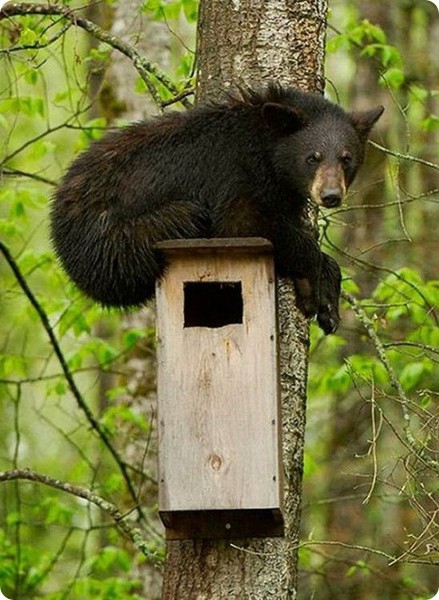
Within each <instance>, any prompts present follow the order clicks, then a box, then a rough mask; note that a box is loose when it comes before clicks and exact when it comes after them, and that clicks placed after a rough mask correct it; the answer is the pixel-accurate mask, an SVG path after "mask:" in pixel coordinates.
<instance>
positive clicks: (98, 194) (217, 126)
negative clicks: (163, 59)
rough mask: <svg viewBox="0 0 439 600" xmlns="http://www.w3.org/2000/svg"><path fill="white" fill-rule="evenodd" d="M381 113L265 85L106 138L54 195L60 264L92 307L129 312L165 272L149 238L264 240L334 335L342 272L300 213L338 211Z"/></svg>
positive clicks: (303, 303) (309, 310) (308, 308)
mask: <svg viewBox="0 0 439 600" xmlns="http://www.w3.org/2000/svg"><path fill="white" fill-rule="evenodd" d="M383 110H384V109H383V107H381V106H380V107H377V108H374V109H372V110H369V111H366V112H351V113H347V112H345V111H344V110H343V109H342V108H340V107H339V106H338V105H336V104H333V103H331V102H329V101H328V100H326V99H324V98H323V97H321V96H319V95H316V94H310V93H304V92H301V91H299V90H297V89H294V88H292V87H282V86H279V85H275V84H271V85H269V86H267V87H265V88H263V89H260V90H246V91H241V93H240V96H239V97H237V98H233V99H228V100H227V101H226V102H224V103H218V104H211V105H206V106H199V107H197V108H194V109H192V110H190V111H188V112H185V113H178V112H174V113H169V114H166V115H165V116H162V117H159V118H156V119H152V120H150V121H146V122H140V123H135V124H133V125H130V126H128V127H125V128H122V129H120V130H117V131H113V132H111V133H107V134H106V135H105V136H104V137H103V138H102V139H100V140H99V141H97V142H94V143H93V144H92V145H91V146H90V148H89V149H88V150H87V151H86V152H84V153H83V154H81V155H80V156H79V157H78V158H77V159H76V160H75V161H74V162H73V164H72V165H71V167H70V168H69V170H68V171H67V173H66V174H65V176H64V178H63V179H62V181H61V183H60V185H59V187H58V189H57V191H56V194H55V197H54V199H53V203H52V208H51V236H52V240H53V244H54V247H55V250H56V253H57V255H58V256H59V258H60V261H61V264H62V266H63V268H64V269H65V271H66V272H67V274H68V275H69V276H70V277H71V279H72V280H73V281H74V282H75V283H76V284H77V286H78V287H79V288H80V289H81V290H82V291H83V292H84V293H85V294H87V295H88V296H90V297H91V298H93V299H94V300H97V301H98V302H100V303H102V304H103V305H106V306H117V307H131V306H138V305H141V304H142V303H144V302H146V301H147V300H148V299H149V298H151V297H152V296H153V294H154V290H155V282H156V280H157V278H160V277H161V276H162V275H163V273H164V270H165V268H166V265H165V262H164V259H163V256H162V254H161V253H160V252H159V251H158V250H157V249H156V247H155V245H156V243H157V242H158V241H161V240H165V239H174V238H206V237H207V238H209V237H249V236H258V237H264V238H267V239H268V240H270V241H271V242H272V243H273V247H274V258H275V265H276V270H277V273H278V274H279V275H281V276H284V277H289V278H291V279H292V280H293V281H294V282H295V285H296V290H297V295H298V303H299V306H300V307H301V309H302V310H303V312H304V313H305V314H306V315H307V316H312V315H315V314H316V315H317V320H318V322H319V324H320V326H321V327H322V329H323V330H324V331H325V333H331V332H333V331H335V330H336V328H337V325H338V323H339V314H338V301H339V294H340V281H341V277H340V269H339V267H338V265H337V263H336V262H335V261H334V260H333V259H331V258H330V257H329V256H328V255H326V254H324V253H323V252H322V251H321V250H320V248H319V246H318V243H317V241H316V239H315V235H314V234H313V232H312V231H310V229H309V228H307V227H306V225H305V221H304V218H303V217H304V211H305V207H306V203H307V199H309V198H311V199H312V200H313V201H314V202H316V203H317V204H320V205H322V206H324V207H328V208H333V207H337V206H339V205H340V204H341V202H342V201H343V198H344V196H345V194H346V190H347V189H348V188H349V186H350V184H351V183H352V181H353V179H354V177H355V174H356V173H357V170H358V168H359V166H360V165H361V163H362V162H363V158H364V152H365V146H366V141H367V138H368V135H369V133H370V130H371V129H372V127H373V125H374V124H375V123H376V121H377V120H378V119H379V117H380V116H381V114H382V112H383Z"/></svg>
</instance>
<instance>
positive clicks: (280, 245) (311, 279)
mask: <svg viewBox="0 0 439 600" xmlns="http://www.w3.org/2000/svg"><path fill="white" fill-rule="evenodd" d="M273 243H274V252H275V261H276V270H277V273H278V274H279V275H280V276H283V277H288V278H290V279H292V280H293V281H294V286H295V289H296V295H297V304H298V306H299V308H300V310H301V311H302V312H303V313H304V315H305V316H306V317H312V316H314V315H315V314H316V313H317V312H318V310H319V307H320V291H319V290H320V279H321V270H322V263H323V254H322V252H321V250H320V248H319V246H318V244H317V242H316V241H315V240H314V239H313V238H312V237H311V236H310V235H309V234H308V233H307V232H306V231H303V230H301V229H299V228H298V227H297V226H294V225H290V224H288V222H286V223H283V224H281V225H279V226H278V229H277V235H276V238H275V239H274V240H273Z"/></svg>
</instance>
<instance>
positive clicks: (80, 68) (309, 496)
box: [0, 0, 439, 600]
mask: <svg viewBox="0 0 439 600" xmlns="http://www.w3.org/2000/svg"><path fill="white" fill-rule="evenodd" d="M122 4H123V3H117V4H116V5H115V8H116V9H117V10H121V9H122ZM216 4H219V5H222V6H213V5H212V7H211V8H210V9H208V8H206V11H207V12H206V18H207V17H208V18H209V22H210V23H213V24H215V23H216V21H215V19H219V15H220V14H221V11H224V12H225V13H226V15H225V16H224V18H229V19H230V22H229V28H228V29H227V30H225V31H224V35H223V36H222V37H221V39H220V40H215V44H218V54H219V55H220V52H221V55H220V56H221V60H220V61H215V59H214V58H213V59H212V60H213V62H212V63H211V66H209V67H206V69H212V70H211V71H209V70H207V71H206V70H204V73H203V70H202V71H201V72H200V74H199V85H200V86H201V87H200V90H201V92H202V93H206V94H208V95H211V94H216V83H215V85H214V88H213V89H209V85H208V83H207V82H208V81H210V80H209V79H207V78H206V80H204V83H203V78H204V76H205V75H206V74H207V75H208V74H209V73H211V74H212V75H213V81H214V82H216V81H221V82H225V83H226V82H228V81H230V80H231V79H232V77H235V76H237V77H239V78H241V74H242V73H243V72H244V70H245V72H246V73H249V78H250V79H249V80H253V74H255V75H254V76H255V78H259V77H260V78H271V77H272V76H273V75H275V76H276V77H278V78H280V79H281V80H282V79H283V77H284V75H285V73H286V72H287V71H284V69H286V70H289V71H290V73H293V74H294V76H295V77H296V76H297V79H296V80H295V81H296V82H297V83H299V84H300V85H302V86H303V87H307V86H308V85H310V86H314V85H315V86H316V87H317V88H321V87H322V85H323V81H322V80H320V79H318V80H313V79H312V80H309V79H307V76H303V77H304V78H303V77H302V75H300V76H299V75H298V74H299V73H300V72H301V71H300V69H301V64H299V63H298V61H297V59H296V58H294V57H295V56H296V55H295V51H293V52H291V47H290V46H289V47H288V48H285V47H283V46H282V45H280V41H281V40H284V39H287V40H289V41H292V40H293V39H294V40H295V42H294V48H298V46H296V45H295V44H296V42H299V41H301V40H304V41H305V45H304V46H301V51H302V54H301V56H302V57H303V56H305V57H306V60H305V63H306V64H307V65H308V61H310V62H311V61H312V60H313V52H312V49H311V47H310V48H308V46H307V44H306V41H307V38H306V34H307V33H308V34H309V36H310V37H311V33H312V31H310V29H309V27H311V24H312V23H314V24H317V23H318V22H319V23H320V26H321V27H323V25H324V23H323V22H322V21H319V20H318V19H317V20H316V19H315V18H314V17H316V15H315V14H314V13H312V14H310V13H309V10H308V9H309V5H308V4H307V3H306V6H305V4H303V3H300V4H299V5H297V3H294V5H295V8H300V9H301V10H300V12H296V11H293V12H289V9H288V5H289V3H287V2H276V3H275V4H274V3H273V4H272V3H270V2H265V3H264V6H265V7H266V9H265V12H264V15H263V16H264V19H263V21H264V23H263V24H262V29H261V33H260V35H259V36H256V43H252V39H253V40H254V38H252V37H251V36H249V35H248V34H249V32H250V31H254V30H258V28H257V24H254V22H253V20H252V18H251V15H252V14H256V13H252V12H251V11H250V7H249V6H248V5H247V3H246V2H243V1H241V2H240V3H230V6H229V3H216ZM224 5H226V6H225V7H224ZM261 5H262V4H261ZM208 6H209V4H206V7H208ZM141 8H142V10H144V11H145V12H144V15H145V17H146V18H147V20H148V22H149V20H150V19H151V18H153V19H158V20H159V21H161V22H162V23H164V28H163V29H164V30H165V31H167V32H169V40H171V41H170V42H169V45H167V52H169V50H168V48H170V49H171V50H170V56H171V59H170V63H169V64H170V66H169V70H168V67H166V72H164V71H163V70H161V69H160V68H159V67H157V66H156V65H155V64H153V62H152V54H151V52H152V48H151V47H148V46H147V47H146V48H145V49H144V50H143V49H142V50H139V45H138V41H139V40H138V36H136V35H134V37H132V38H131V39H122V37H123V36H122V34H121V33H120V31H118V30H117V27H113V31H112V35H110V34H109V33H108V31H109V29H110V26H111V21H112V19H113V22H114V23H116V22H117V21H118V19H117V18H115V17H114V15H113V16H112V10H113V9H111V8H110V9H109V10H108V12H107V13H106V15H105V16H104V17H103V20H102V17H98V16H96V14H95V13H94V12H90V11H92V10H94V9H92V8H91V7H88V8H87V10H83V9H81V6H80V4H79V3H78V2H68V3H65V4H64V5H57V4H55V5H50V6H48V5H45V4H38V5H21V4H12V3H10V4H8V5H7V6H6V8H5V10H4V11H3V12H1V13H0V39H1V48H0V60H1V65H2V69H1V71H0V84H1V85H0V90H1V98H0V129H1V134H0V144H1V148H2V155H3V157H2V159H1V163H0V169H1V188H0V255H1V256H2V257H3V259H4V260H2V261H0V277H1V293H0V311H1V315H2V320H1V338H0V411H1V419H0V469H3V470H4V471H3V472H2V473H1V475H0V481H3V482H4V483H2V485H1V486H0V493H1V494H2V502H1V504H0V507H1V508H0V588H1V589H2V590H3V592H4V593H5V594H6V595H9V596H11V597H13V598H16V599H18V598H33V597H36V596H40V595H44V597H46V598H49V600H51V599H53V600H58V599H61V598H68V599H70V600H71V599H76V598H78V599H79V598H81V599H85V600H87V598H96V597H102V598H111V597H117V598H120V599H121V600H133V599H134V598H138V597H139V596H140V597H148V595H149V596H151V597H154V592H153V591H152V590H151V593H150V590H148V589H147V586H148V584H147V583H145V581H143V582H142V581H141V580H140V579H139V578H138V574H139V572H140V571H142V575H143V566H144V565H145V564H148V565H151V566H153V568H154V569H156V570H159V571H160V569H161V566H162V564H163V552H164V545H163V541H162V538H161V534H160V532H158V531H157V529H156V527H155V525H154V521H153V520H152V519H151V516H152V514H154V512H155V510H156V507H155V506H153V505H152V504H151V500H150V499H149V498H150V495H149V494H148V495H146V494H145V489H146V488H145V485H146V484H145V471H144V470H143V460H140V459H139V456H140V455H139V454H138V453H136V452H134V451H133V449H136V450H137V449H139V448H140V449H141V451H143V453H142V457H143V456H144V455H146V454H148V451H149V449H150V446H151V444H150V440H151V422H150V421H151V419H150V417H151V413H150V411H149V400H148V411H147V412H146V413H145V412H144V411H143V410H141V409H140V410H139V405H138V404H137V403H136V402H135V401H132V400H131V395H133V394H132V392H133V390H134V395H136V393H137V390H136V386H139V390H140V394H139V395H138V397H142V396H143V393H144V391H148V390H145V388H143V387H142V386H143V382H142V381H141V380H139V378H138V377H137V379H136V381H137V383H133V381H134V379H131V378H130V377H129V376H127V370H126V365H127V364H128V366H129V370H130V372H131V374H134V376H135V377H136V375H135V373H136V369H132V365H133V362H132V361H133V360H134V361H136V360H137V354H134V355H133V354H132V352H133V349H134V348H135V347H138V345H139V344H140V348H141V352H144V353H145V354H150V353H151V340H152V339H153V333H152V331H151V330H150V329H146V330H145V329H144V328H139V327H138V326H137V324H134V325H132V326H131V325H128V326H127V327H126V329H124V331H123V332H122V333H121V328H120V321H121V317H120V315H119V314H117V313H110V312H108V311H101V310H100V309H99V308H98V307H96V306H93V305H91V304H90V303H89V302H88V301H87V300H85V299H84V298H83V297H81V296H80V295H79V294H78V292H77V291H76V290H75V289H74V287H73V286H72V285H71V284H70V283H69V282H68V281H67V280H66V279H65V277H64V276H63V274H62V273H61V272H60V271H59V269H58V267H57V265H56V262H55V261H54V258H53V255H52V253H51V251H50V247H49V244H48V235H47V226H46V224H47V204H48V198H49V197H50V194H51V190H52V188H53V186H54V185H55V184H56V182H57V180H58V179H59V177H60V174H61V172H62V171H63V170H64V169H65V167H66V166H67V165H68V164H69V162H70V161H71V160H72V158H73V156H74V155H75V154H76V153H77V152H78V151H79V150H81V149H82V148H85V147H86V146H87V145H88V144H89V143H90V141H91V140H92V139H94V138H96V137H99V136H100V135H102V131H103V129H104V128H105V127H107V125H108V123H109V122H110V121H111V122H112V123H114V124H116V123H117V124H119V123H122V122H123V120H125V118H128V119H129V118H131V116H134V114H133V113H132V115H130V116H128V117H124V113H123V112H120V111H121V110H122V111H123V110H126V109H127V107H128V106H129V101H131V100H132V98H136V99H137V98H138V99H139V100H140V101H141V103H142V104H143V100H144V98H147V97H149V98H152V99H153V104H154V106H156V107H157V111H161V110H167V109H168V105H169V106H170V107H171V108H178V109H183V108H184V105H188V104H190V103H191V101H192V100H191V96H190V95H188V93H190V91H191V88H192V84H193V81H192V78H191V75H192V66H193V62H194V54H193V52H191V51H190V47H189V49H188V48H187V47H186V42H184V41H183V39H182V36H181V25H182V23H184V21H185V18H188V19H190V20H191V21H192V22H193V19H194V17H195V9H196V6H195V3H194V2H192V1H190V0H169V1H168V2H166V3H165V2H161V1H160V0H149V1H148V2H145V3H144V4H143V5H142V7H141ZM251 8H254V9H255V10H256V9H257V8H258V3H252V7H251ZM214 9H215V10H214ZM302 9H303V10H302ZM322 10H323V7H322ZM232 17H233V18H232ZM203 18H204V17H203V15H202V19H203ZM289 19H290V21H289ZM127 22H128V23H129V22H130V21H129V20H128V21H127ZM96 24H98V26H96ZM99 25H100V26H99ZM202 26H203V25H202V21H201V22H200V27H202ZM205 26H206V21H205ZM247 26H248V29H247ZM272 28H274V29H275V30H276V33H275V34H274V35H275V36H276V37H275V38H274V39H275V40H276V43H275V44H274V45H272V44H271V42H270V40H269V39H268V41H267V36H268V35H272V34H273V33H271V34H269V31H272ZM214 29H215V27H212V28H208V31H207V37H205V39H206V40H208V39H212V38H211V37H210V36H212V35H215V31H214ZM438 29H439V15H438V12H437V10H436V9H435V7H434V6H433V5H432V4H431V3H430V2H427V1H426V0H404V2H402V1H401V2H394V3H392V4H391V5H389V6H386V10H385V11H384V10H383V8H382V3H381V2H380V1H379V0H367V2H361V3H360V2H357V1H356V0H355V1H353V2H349V3H345V2H341V1H338V0H333V1H331V3H330V14H329V29H328V42H327V46H328V51H329V52H328V61H327V66H326V77H327V82H326V93H327V94H328V95H329V96H330V97H332V98H334V99H340V101H341V102H342V104H343V105H345V106H348V107H351V106H355V107H358V108H359V109H362V108H364V107H365V106H367V107H369V106H370V105H375V104H377V103H378V102H381V103H383V104H385V105H386V113H385V120H384V119H383V121H382V122H380V130H377V134H376V135H375V140H376V142H375V145H374V146H372V147H371V149H373V153H370V154H369V159H368V162H367V167H366V168H365V169H364V170H363V175H364V177H363V179H361V180H359V181H358V184H357V187H356V189H355V190H353V192H352V193H351V195H350V202H349V205H348V206H345V207H342V208H341V209H340V210H339V211H337V213H335V214H334V213H332V214H331V217H330V220H329V217H328V215H326V214H321V215H320V218H321V231H322V241H323V243H324V245H325V246H326V249H327V251H329V252H331V253H333V255H334V256H335V257H336V258H337V260H338V261H339V262H340V263H341V264H342V265H343V268H344V294H345V306H344V310H343V325H342V328H341V329H340V331H339V332H338V335H337V336H329V337H327V338H323V337H322V336H321V334H320V332H319V331H318V329H317V328H315V327H314V325H312V327H311V352H310V357H311V362H310V368H309V388H308V399H309V402H308V407H307V438H306V446H305V486H304V513H303V519H302V536H301V541H300V565H301V566H300V571H299V575H300V582H299V584H300V596H301V597H304V598H305V597H316V598H322V599H325V598H328V599H329V598H331V599H332V598H340V599H341V600H343V599H344V598H346V599H348V598H349V599H351V598H359V599H361V600H369V599H372V598H373V599H374V600H376V599H378V600H387V599H388V598H392V599H393V598H397V599H399V598H401V599H402V598H404V599H405V598H410V599H413V600H414V599H418V600H425V599H427V598H431V596H433V595H434V593H435V592H436V589H437V587H438V581H437V575H436V573H437V564H438V529H437V513H438V502H437V497H436V495H435V492H436V491H437V488H436V484H437V480H438V460H437V458H438V454H437V453H438V440H437V431H438V408H437V398H438V392H439V390H438V381H439V376H438V368H437V358H438V350H437V348H438V340H439V334H438V324H437V314H436V310H437V305H438V303H439V302H438V300H439V298H438V297H439V291H438V285H437V281H436V279H437V261H435V254H434V249H435V241H436V239H435V238H436V233H435V231H434V230H433V228H434V223H435V222H436V220H437V211H438V207H437V200H438V189H439V181H438V170H439V167H438V164H437V163H438V160H437V148H438V139H437V136H438V123H439V119H438V116H437V114H438V111H437V90H435V85H436V84H437V69H438V65H437V58H436V55H437V53H436V51H435V47H436V42H435V40H436V39H437V34H438ZM133 31H134V32H136V33H138V32H139V29H138V28H136V27H135V26H133ZM184 31H185V32H186V31H187V26H186V25H184ZM218 31H219V32H221V31H222V30H221V29H218ZM229 32H230V36H231V39H232V40H235V42H236V43H237V44H238V45H239V48H241V51H239V52H238V51H236V52H235V54H234V55H233V54H232V52H228V51H227V47H226V48H224V47H223V45H222V44H221V43H220V42H224V45H225V46H227V44H229V41H228V36H229ZM322 32H323V30H322V31H321V33H322ZM284 34H285V37H284ZM235 36H236V37H235ZM289 36H291V37H289ZM302 36H303V37H302ZM182 41H183V43H181V42H182ZM91 42H93V43H91ZM408 42H410V43H408ZM267 44H268V45H267ZM276 44H277V45H276ZM156 45H158V44H156V42H154V46H156ZM177 47H178V48H179V51H178V52H177V58H175V54H174V49H175V48H177ZM232 47H233V45H232ZM235 48H236V47H235ZM205 51H206V49H204V50H203V48H202V47H201V46H200V47H199V55H200V60H201V57H202V56H203V52H205ZM116 55H117V56H119V55H123V56H124V57H126V59H127V61H126V63H125V65H124V67H123V69H122V73H123V76H122V79H123V80H124V81H125V79H128V78H127V77H125V75H126V74H128V72H129V71H130V72H132V73H135V83H134V86H135V95H134V94H133V95H132V96H131V94H130V92H126V93H125V92H123V93H122V92H121V91H120V96H119V97H118V95H117V94H116V93H115V92H119V90H120V85H119V84H116V85H113V86H111V85H110V86H107V84H106V81H108V80H104V81H105V83H102V76H101V75H99V74H98V73H97V71H98V72H100V71H101V70H102V69H104V70H106V69H107V68H108V67H109V66H110V65H111V64H112V62H113V61H114V59H115V56H116ZM154 60H157V61H158V60H159V59H158V58H157V59H154ZM203 60H204V59H203ZM206 61H207V58H206ZM259 61H260V63H259ZM206 64H207V63H206ZM259 69H261V70H260V71H259ZM306 72H307V73H308V71H306ZM311 72H312V73H315V70H314V69H312V70H311ZM320 75H321V73H320ZM285 76H287V75H285ZM129 85H130V86H131V89H132V86H133V84H129ZM203 86H204V89H205V92H203ZM90 90H91V93H90ZM372 96H373V97H372ZM377 96H379V98H378V97H377ZM173 98H176V99H177V101H176V102H173ZM178 99H179V100H180V101H178ZM141 110H142V109H141ZM154 110H155V109H154ZM126 114H127V115H128V114H129V113H126ZM329 224H330V227H329V228H328V227H327V226H328V225H329ZM284 289H285V288H284ZM285 293H287V292H286V290H285ZM304 339H305V338H303V339H302V340H300V343H302V344H303V343H304ZM287 346H288V345H287ZM288 348H289V346H288ZM284 349H285V347H284ZM137 352H138V350H137V349H136V350H135V353H137ZM127 357H130V358H129V360H130V361H131V362H130V363H127V360H126V359H127ZM130 367H131V368H130ZM141 368H142V369H143V366H142V367H141ZM103 375H105V378H104V379H103ZM289 379H290V381H291V382H292V384H293V386H295V385H297V386H298V388H300V386H301V384H300V381H302V375H300V376H299V377H298V378H297V377H296V373H294V372H291V373H290V374H289ZM139 384H141V385H139ZM284 385H285V384H284ZM148 387H149V386H148ZM130 393H131V394H130ZM148 393H149V391H148ZM296 398H297V400H298V403H299V404H300V398H303V396H301V393H299V394H298V396H297V397H296ZM299 427H300V425H299ZM128 438H129V439H130V440H131V442H132V443H131V445H130V447H128V446H127V444H126V440H127V439H128ZM299 454H300V449H299ZM294 459H295V460H297V463H296V464H300V456H295V457H294ZM25 467H29V468H31V470H24V468H25ZM146 473H147V475H152V474H151V473H149V472H146ZM23 480H26V481H23ZM151 480H152V481H151ZM150 483H151V485H152V486H153V484H154V482H153V476H151V478H150ZM150 483H148V484H147V485H148V486H149V485H150ZM139 498H143V499H145V498H148V500H147V501H146V502H147V503H148V504H147V505H145V504H141V505H139V502H138V500H139ZM199 548H200V547H199ZM200 549H201V548H200ZM178 552H180V550H178V551H177V554H176V555H174V556H178ZM236 552H238V550H236ZM293 552H294V548H291V553H293ZM246 554H248V553H246V552H244V553H243V554H242V555H246ZM291 555H292V554H291ZM206 556H208V555H206ZM260 558H261V557H259V558H258V560H260ZM262 558H264V555H263V556H262ZM246 560H247V562H244V561H243V564H244V565H245V570H244V572H245V573H248V574H249V573H251V572H252V569H251V568H250V567H248V564H249V563H251V560H250V558H248V557H247V556H246ZM252 560H253V559H252ZM254 562H256V561H254ZM218 576H219V574H218ZM219 578H220V577H219ZM286 579H287V578H284V581H286ZM293 581H294V574H293V575H292V576H290V588H291V589H293V588H295V585H294V584H292V583H291V582H293ZM249 585H251V584H249ZM233 589H234V588H233ZM273 590H274V588H273ZM267 593H268V592H267ZM273 593H274V594H276V593H277V592H274V591H273ZM291 593H292V592H291ZM266 597H270V596H268V595H267V596H266ZM274 597H276V596H274Z"/></svg>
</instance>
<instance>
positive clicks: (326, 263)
mask: <svg viewBox="0 0 439 600" xmlns="http://www.w3.org/2000/svg"><path fill="white" fill-rule="evenodd" d="M319 288H320V289H319V292H320V301H319V308H318V311H317V322H318V324H319V325H320V327H321V328H322V329H323V331H324V332H325V333H326V334H328V333H334V332H335V331H336V330H337V328H338V324H339V322H340V315H339V312H338V305H339V300H340V290H341V272H340V267H339V266H338V264H337V263H336V262H335V260H334V259H333V258H331V257H330V256H328V255H327V254H324V253H323V252H322V268H321V272H320V286H319Z"/></svg>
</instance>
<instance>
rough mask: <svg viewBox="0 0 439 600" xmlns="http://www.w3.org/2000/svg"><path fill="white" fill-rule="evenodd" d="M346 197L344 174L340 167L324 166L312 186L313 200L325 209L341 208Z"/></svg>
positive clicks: (319, 170)
mask: <svg viewBox="0 0 439 600" xmlns="http://www.w3.org/2000/svg"><path fill="white" fill-rule="evenodd" d="M345 195H346V182H345V178H344V172H343V169H342V168H341V166H340V165H325V164H322V165H321V166H320V167H319V168H318V169H317V171H316V173H315V177H314V181H313V183H312V186H311V199H312V200H313V201H314V202H315V203H316V204H320V205H321V206H324V207H325V208H335V207H337V206H340V204H341V203H342V202H343V200H344V197H345Z"/></svg>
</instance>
